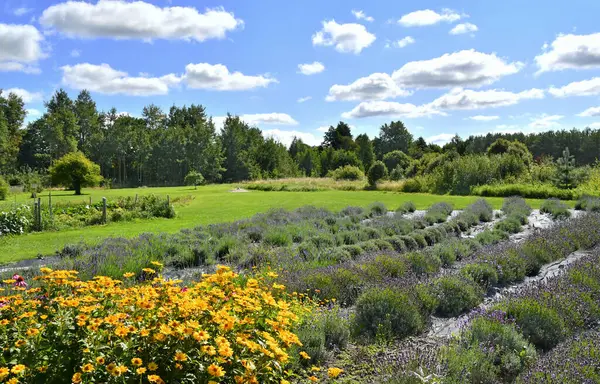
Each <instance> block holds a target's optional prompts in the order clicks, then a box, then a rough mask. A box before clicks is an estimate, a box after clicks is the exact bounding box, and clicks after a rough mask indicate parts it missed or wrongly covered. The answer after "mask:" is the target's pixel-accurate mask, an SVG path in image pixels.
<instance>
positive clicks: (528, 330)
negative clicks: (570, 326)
mask: <svg viewBox="0 0 600 384" xmlns="http://www.w3.org/2000/svg"><path fill="white" fill-rule="evenodd" d="M505 307H506V308H504V309H505V310H506V313H507V315H508V316H510V317H512V318H514V319H515V321H516V324H517V326H518V327H519V329H520V330H521V332H522V333H523V335H525V337H527V339H528V340H529V342H531V343H532V344H533V345H535V346H536V347H537V348H540V349H543V350H545V351H547V350H549V349H551V348H554V347H555V346H556V345H557V344H558V343H560V342H561V341H562V340H563V339H564V338H565V336H566V334H567V329H566V327H565V324H564V322H563V320H562V319H561V317H560V316H559V314H558V313H557V312H556V311H555V310H554V309H552V308H548V307H546V306H545V305H544V304H543V303H540V302H539V301H537V300H534V299H517V300H510V301H508V303H507V304H506V306H505Z"/></svg>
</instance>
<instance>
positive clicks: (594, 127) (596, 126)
mask: <svg viewBox="0 0 600 384" xmlns="http://www.w3.org/2000/svg"><path fill="white" fill-rule="evenodd" d="M587 126H588V127H589V128H592V129H600V122H597V123H592V124H588V125H587Z"/></svg>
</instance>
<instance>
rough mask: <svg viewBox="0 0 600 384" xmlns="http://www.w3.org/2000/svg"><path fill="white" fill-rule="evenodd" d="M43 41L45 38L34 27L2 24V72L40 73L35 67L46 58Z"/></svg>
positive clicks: (0, 27) (0, 33)
mask: <svg viewBox="0 0 600 384" xmlns="http://www.w3.org/2000/svg"><path fill="white" fill-rule="evenodd" d="M43 41H44V36H42V34H41V33H40V32H39V31H38V30H37V29H36V28H35V27H34V26H32V25H16V24H1V23H0V71H5V72H7V71H22V72H26V73H39V69H37V68H36V67H35V65H36V63H37V61H38V60H40V59H42V58H44V57H46V55H45V54H44V52H43V50H42V42H43Z"/></svg>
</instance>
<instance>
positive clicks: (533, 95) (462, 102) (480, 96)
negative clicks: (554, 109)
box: [430, 88, 544, 110]
mask: <svg viewBox="0 0 600 384" xmlns="http://www.w3.org/2000/svg"><path fill="white" fill-rule="evenodd" d="M542 98H544V91H543V90H541V89H535V88H534V89H530V90H527V91H523V92H519V93H515V92H509V91H502V90H497V89H490V90H485V91H475V90H472V89H462V88H455V89H453V90H451V91H450V92H448V93H446V94H444V95H442V96H440V97H439V98H437V99H435V100H434V101H433V102H432V103H431V104H430V106H431V107H433V108H435V109H458V110H472V109H484V108H495V107H505V106H508V105H514V104H517V103H519V102H520V101H522V100H526V99H542Z"/></svg>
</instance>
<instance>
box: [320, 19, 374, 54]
mask: <svg viewBox="0 0 600 384" xmlns="http://www.w3.org/2000/svg"><path fill="white" fill-rule="evenodd" d="M375 38H376V37H375V35H374V34H372V33H370V32H369V31H367V28H365V26H364V25H361V24H355V23H348V24H338V23H336V22H335V20H331V21H324V22H323V29H321V30H320V31H318V32H317V33H315V34H314V35H313V37H312V43H313V45H315V46H316V45H323V46H332V45H333V46H335V50H336V51H338V52H342V53H355V54H359V53H360V52H361V51H362V50H363V49H365V48H367V47H368V46H370V45H371V44H373V42H374V41H375Z"/></svg>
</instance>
